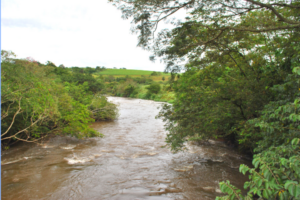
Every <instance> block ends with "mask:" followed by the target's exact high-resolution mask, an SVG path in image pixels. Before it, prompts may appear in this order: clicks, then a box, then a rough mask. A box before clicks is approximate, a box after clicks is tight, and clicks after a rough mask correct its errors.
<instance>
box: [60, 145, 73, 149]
mask: <svg viewBox="0 0 300 200" xmlns="http://www.w3.org/2000/svg"><path fill="white" fill-rule="evenodd" d="M75 147H76V145H68V146H64V147H60V148H61V149H74V148H75Z"/></svg>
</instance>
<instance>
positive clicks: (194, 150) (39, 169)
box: [1, 97, 250, 200]
mask: <svg viewBox="0 0 300 200" xmlns="http://www.w3.org/2000/svg"><path fill="white" fill-rule="evenodd" d="M109 100H110V101H112V102H114V103H117V104H119V110H120V117H119V118H118V119H117V120H115V121H108V122H96V123H94V124H93V125H92V126H93V128H94V129H95V130H97V131H99V132H101V133H103V134H104V135H105V137H104V138H91V139H87V140H78V139H74V138H71V137H54V138H51V139H50V140H49V141H47V142H46V143H45V144H44V145H43V146H38V145H35V144H19V145H18V146H15V147H14V148H11V149H10V150H8V151H5V152H3V153H2V171H1V192H2V200H8V199H13V200H18V199H20V200H21V199H22V200H26V199H31V200H32V199H56V200H57V199H72V200H73V199H89V200H92V199H97V200H98V199H113V200H114V199H115V200H117V199H122V200H126V199H128V200H133V199H136V200H138V199H147V200H154V199H157V200H164V199H192V200H193V199H214V198H215V197H216V196H220V195H222V194H221V193H220V192H221V191H220V189H219V184H218V183H219V182H220V181H224V180H230V182H231V183H233V184H234V185H236V186H240V188H242V186H243V183H244V181H246V180H247V177H245V176H243V175H242V174H240V173H239V170H238V167H239V165H240V164H242V163H244V164H247V165H250V161H247V160H245V159H243V157H242V155H240V154H239V153H237V152H236V151H234V150H233V149H230V148H228V147H226V145H224V144H223V143H221V142H214V141H210V144H208V145H202V146H195V145H187V150H186V151H184V152H179V153H176V154H173V153H172V152H170V150H169V149H167V148H162V147H163V146H164V145H165V142H164V138H165V136H166V131H165V130H164V123H163V122H162V120H160V119H155V116H156V115H157V114H158V112H159V109H157V107H159V106H160V105H161V103H158V102H154V101H149V100H140V99H127V98H118V97H109Z"/></svg>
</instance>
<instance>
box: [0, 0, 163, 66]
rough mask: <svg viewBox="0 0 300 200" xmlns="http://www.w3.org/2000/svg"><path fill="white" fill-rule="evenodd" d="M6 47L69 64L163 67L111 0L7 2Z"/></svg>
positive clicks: (4, 0)
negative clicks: (110, 2) (138, 41)
mask: <svg viewBox="0 0 300 200" xmlns="http://www.w3.org/2000/svg"><path fill="white" fill-rule="evenodd" d="M1 3H2V5H1V6H2V16H1V24H2V25H1V26H2V27H1V29H2V30H1V33H2V37H1V44H2V46H1V48H2V49H5V50H12V51H14V52H15V53H16V54H17V55H18V57H20V58H25V57H28V56H30V57H33V58H34V59H36V60H38V61H40V62H42V63H45V62H46V61H47V60H50V61H52V62H54V63H55V64H56V65H59V64H64V65H65V66H80V67H85V66H91V67H95V66H106V67H118V68H119V67H126V68H128V69H145V70H156V71H163V70H164V65H163V64H161V63H159V62H155V63H153V62H151V61H149V56H150V55H151V53H149V52H146V51H144V50H142V49H141V48H138V47H136V44H137V36H136V35H132V34H131V33H130V27H131V24H130V21H129V20H123V19H121V11H119V10H117V9H116V8H115V7H114V6H112V5H111V4H108V3H107V2H106V0H86V1H81V0H80V1H79V0H72V1H71V0H60V1H58V0H43V1H41V0H26V1H24V0H2V1H1Z"/></svg>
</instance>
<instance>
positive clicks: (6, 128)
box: [1, 51, 117, 146]
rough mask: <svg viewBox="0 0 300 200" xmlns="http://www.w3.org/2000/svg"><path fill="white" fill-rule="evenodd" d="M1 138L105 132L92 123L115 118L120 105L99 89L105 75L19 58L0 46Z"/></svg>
mask: <svg viewBox="0 0 300 200" xmlns="http://www.w3.org/2000/svg"><path fill="white" fill-rule="evenodd" d="M1 55H2V63H1V81H2V83H1V130H2V133H1V141H2V145H3V146H8V145H10V144H12V143H14V142H16V141H27V142H36V141H38V140H39V139H41V138H43V137H45V136H47V135H48V134H50V133H56V134H68V135H73V136H76V137H79V138H82V137H91V136H101V135H102V134H99V133H98V132H96V131H94V130H93V129H92V128H90V127H89V124H90V123H91V122H94V121H95V120H105V119H115V118H116V117H117V107H116V105H114V104H112V103H109V102H108V101H107V99H106V97H104V96H102V95H100V94H99V92H101V90H102V89H103V87H102V85H103V84H102V83H101V80H99V81H98V80H95V79H94V78H93V77H92V76H91V75H90V74H85V73H82V72H78V73H77V72H74V71H69V70H67V69H65V68H63V67H56V66H55V65H54V64H53V63H51V62H47V64H46V65H43V64H41V63H38V62H36V61H34V60H32V59H15V58H11V57H10V56H14V54H13V53H11V52H8V51H2V52H1Z"/></svg>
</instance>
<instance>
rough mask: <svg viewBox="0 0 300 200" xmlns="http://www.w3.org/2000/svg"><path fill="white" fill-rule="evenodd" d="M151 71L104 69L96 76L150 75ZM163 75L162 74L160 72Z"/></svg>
mask: <svg viewBox="0 0 300 200" xmlns="http://www.w3.org/2000/svg"><path fill="white" fill-rule="evenodd" d="M152 73H153V71H146V70H135V69H106V70H103V71H101V72H99V73H98V74H102V75H151V74H152ZM161 74H162V75H163V74H164V73H163V72H161Z"/></svg>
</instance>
